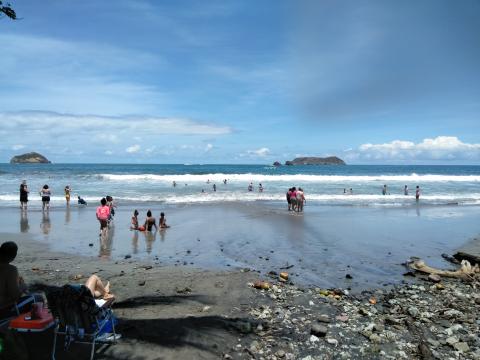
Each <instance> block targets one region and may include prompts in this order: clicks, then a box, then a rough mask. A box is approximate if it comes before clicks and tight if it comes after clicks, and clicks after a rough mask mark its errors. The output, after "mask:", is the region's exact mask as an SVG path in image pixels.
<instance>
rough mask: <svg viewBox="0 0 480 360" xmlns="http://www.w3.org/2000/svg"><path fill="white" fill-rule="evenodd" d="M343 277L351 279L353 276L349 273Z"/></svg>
mask: <svg viewBox="0 0 480 360" xmlns="http://www.w3.org/2000/svg"><path fill="white" fill-rule="evenodd" d="M345 278H346V279H353V276H352V275H350V274H346V275H345Z"/></svg>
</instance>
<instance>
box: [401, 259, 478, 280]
mask: <svg viewBox="0 0 480 360" xmlns="http://www.w3.org/2000/svg"><path fill="white" fill-rule="evenodd" d="M408 267H409V268H411V269H413V270H416V271H420V272H423V273H426V274H435V275H440V276H445V277H453V278H462V279H469V280H471V279H472V278H473V276H474V275H475V274H477V273H480V268H479V267H478V265H475V266H472V265H471V264H470V262H468V261H467V260H462V262H461V264H460V268H459V269H458V270H455V271H451V270H439V269H435V268H433V267H430V266H428V265H427V264H425V261H423V260H421V259H418V260H413V261H411V262H409V263H408Z"/></svg>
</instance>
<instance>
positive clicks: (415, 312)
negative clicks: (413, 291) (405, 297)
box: [407, 306, 419, 317]
mask: <svg viewBox="0 0 480 360" xmlns="http://www.w3.org/2000/svg"><path fill="white" fill-rule="evenodd" d="M407 312H408V314H409V315H410V316H411V317H417V316H418V314H419V311H418V309H417V308H416V307H415V306H410V307H409V308H408V309H407Z"/></svg>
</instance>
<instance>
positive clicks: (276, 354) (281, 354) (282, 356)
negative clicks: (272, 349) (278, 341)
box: [275, 350, 285, 359]
mask: <svg viewBox="0 0 480 360" xmlns="http://www.w3.org/2000/svg"><path fill="white" fill-rule="evenodd" d="M275 356H276V357H279V358H280V359H282V358H284V357H285V351H283V350H278V351H277V352H276V353H275Z"/></svg>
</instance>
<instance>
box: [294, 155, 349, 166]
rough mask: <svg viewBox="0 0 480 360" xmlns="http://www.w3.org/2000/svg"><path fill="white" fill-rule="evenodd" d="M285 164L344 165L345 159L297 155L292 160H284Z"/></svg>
mask: <svg viewBox="0 0 480 360" xmlns="http://www.w3.org/2000/svg"><path fill="white" fill-rule="evenodd" d="M285 165H346V164H345V161H343V160H342V159H340V158H338V157H336V156H329V157H324V158H322V157H314V156H309V157H299V158H295V159H293V160H292V161H285Z"/></svg>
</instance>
